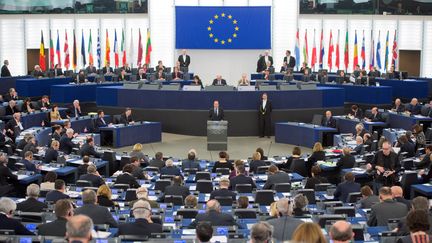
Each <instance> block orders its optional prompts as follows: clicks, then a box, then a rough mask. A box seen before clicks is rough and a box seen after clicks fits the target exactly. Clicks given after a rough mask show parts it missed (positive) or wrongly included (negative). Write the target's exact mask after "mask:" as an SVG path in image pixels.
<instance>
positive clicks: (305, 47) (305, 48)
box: [303, 30, 309, 63]
mask: <svg viewBox="0 0 432 243" xmlns="http://www.w3.org/2000/svg"><path fill="white" fill-rule="evenodd" d="M304 42H305V43H304V45H303V62H305V63H308V60H309V52H308V41H307V30H306V31H305V37H304Z"/></svg>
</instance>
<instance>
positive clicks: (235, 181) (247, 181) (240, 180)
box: [229, 175, 256, 190]
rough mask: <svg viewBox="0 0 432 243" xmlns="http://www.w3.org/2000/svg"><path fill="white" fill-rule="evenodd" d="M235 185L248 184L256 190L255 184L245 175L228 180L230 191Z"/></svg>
mask: <svg viewBox="0 0 432 243" xmlns="http://www.w3.org/2000/svg"><path fill="white" fill-rule="evenodd" d="M237 184H249V185H252V188H256V184H255V182H254V181H253V180H252V178H251V177H249V176H245V175H237V176H235V177H233V178H231V179H230V186H229V189H230V190H235V188H236V185H237Z"/></svg>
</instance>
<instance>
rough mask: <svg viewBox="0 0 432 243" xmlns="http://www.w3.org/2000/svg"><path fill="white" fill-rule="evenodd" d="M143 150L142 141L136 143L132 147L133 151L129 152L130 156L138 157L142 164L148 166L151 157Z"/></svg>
mask: <svg viewBox="0 0 432 243" xmlns="http://www.w3.org/2000/svg"><path fill="white" fill-rule="evenodd" d="M142 150H143V145H142V144H140V143H136V144H135V145H134V146H133V148H132V152H130V153H129V156H130V157H135V158H137V159H138V160H139V161H140V162H141V163H142V164H145V166H147V165H148V163H149V159H148V157H147V155H145V154H144V153H143V151H142Z"/></svg>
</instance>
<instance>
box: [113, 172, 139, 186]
mask: <svg viewBox="0 0 432 243" xmlns="http://www.w3.org/2000/svg"><path fill="white" fill-rule="evenodd" d="M116 184H128V185H129V187H130V188H138V187H140V184H139V183H138V181H137V180H136V178H135V177H133V176H132V175H131V174H129V173H123V174H121V175H119V176H118V177H117V179H116Z"/></svg>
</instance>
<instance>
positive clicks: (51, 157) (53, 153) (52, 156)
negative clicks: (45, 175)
mask: <svg viewBox="0 0 432 243" xmlns="http://www.w3.org/2000/svg"><path fill="white" fill-rule="evenodd" d="M57 157H58V151H57V150H54V149H53V148H48V149H47V150H46V151H45V157H44V159H43V162H44V163H51V162H53V161H57Z"/></svg>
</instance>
